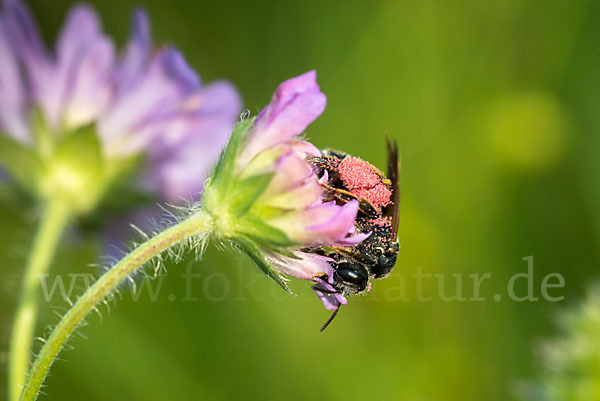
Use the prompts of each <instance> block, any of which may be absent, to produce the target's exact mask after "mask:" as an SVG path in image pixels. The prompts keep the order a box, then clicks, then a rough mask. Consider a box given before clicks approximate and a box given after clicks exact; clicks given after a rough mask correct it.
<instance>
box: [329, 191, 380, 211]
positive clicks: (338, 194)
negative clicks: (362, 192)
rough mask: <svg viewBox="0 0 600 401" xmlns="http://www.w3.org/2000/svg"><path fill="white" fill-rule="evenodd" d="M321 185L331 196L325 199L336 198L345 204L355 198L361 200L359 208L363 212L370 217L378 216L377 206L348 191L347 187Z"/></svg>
mask: <svg viewBox="0 0 600 401" xmlns="http://www.w3.org/2000/svg"><path fill="white" fill-rule="evenodd" d="M321 186H322V187H323V189H324V193H325V195H329V196H325V199H324V200H325V201H328V200H336V201H338V202H339V203H341V204H343V205H345V204H346V203H348V202H349V201H351V200H353V199H354V200H357V201H358V202H359V209H360V211H361V212H362V213H364V214H365V215H367V216H369V217H377V216H378V213H377V210H376V209H375V207H374V206H373V205H372V204H371V202H369V201H368V200H366V199H365V198H362V197H361V198H359V197H357V196H356V195H354V194H353V193H352V192H350V191H346V190H345V189H341V188H335V187H331V186H329V185H326V184H321Z"/></svg>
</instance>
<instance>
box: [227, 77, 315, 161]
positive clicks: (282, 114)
mask: <svg viewBox="0 0 600 401" xmlns="http://www.w3.org/2000/svg"><path fill="white" fill-rule="evenodd" d="M316 77H317V74H316V72H315V71H309V72H307V73H305V74H303V75H300V76H298V77H295V78H292V79H290V80H287V81H285V82H283V83H282V84H281V85H280V86H279V88H278V89H277V91H276V92H275V95H274V96H273V99H272V100H271V103H270V104H269V105H268V106H267V107H266V108H265V109H264V110H263V111H262V112H261V114H260V115H259V117H258V119H257V120H256V123H255V125H254V127H253V128H252V131H251V132H250V134H249V136H248V139H247V143H246V145H245V148H244V150H243V151H242V154H241V155H240V156H239V159H238V165H239V166H242V167H243V166H245V165H246V164H248V163H249V162H250V161H251V160H252V159H253V158H254V157H255V156H256V155H257V154H258V153H260V152H262V151H263V150H265V149H269V148H272V147H274V146H276V145H278V144H281V143H283V142H286V141H289V140H290V139H292V138H293V137H295V136H298V135H300V134H301V133H302V132H304V129H305V128H306V127H307V126H308V125H309V124H310V123H312V122H313V121H314V120H315V119H316V118H317V117H318V116H320V115H321V113H323V110H325V104H326V103H327V100H326V98H325V95H324V94H323V93H321V91H320V89H319V85H318V84H317V82H316Z"/></svg>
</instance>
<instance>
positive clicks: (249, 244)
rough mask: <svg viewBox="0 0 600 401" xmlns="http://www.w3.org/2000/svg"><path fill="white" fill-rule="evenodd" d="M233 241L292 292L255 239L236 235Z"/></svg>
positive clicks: (271, 276)
mask: <svg viewBox="0 0 600 401" xmlns="http://www.w3.org/2000/svg"><path fill="white" fill-rule="evenodd" d="M233 243H234V244H235V245H236V246H237V247H238V248H239V249H241V250H242V251H244V252H245V253H246V254H247V255H248V256H249V257H250V259H252V261H253V262H254V264H256V266H258V268H259V269H260V270H262V271H263V273H265V274H266V275H267V276H269V277H270V278H272V279H273V280H275V282H276V283H277V284H279V286H280V287H281V288H283V289H284V290H285V291H287V292H289V293H290V294H291V293H292V291H291V290H290V289H289V287H288V286H287V284H286V283H285V281H283V278H282V277H281V275H280V274H279V273H278V272H277V271H276V270H275V269H273V267H271V265H270V264H269V262H267V260H266V259H265V257H264V255H263V253H262V251H261V249H260V248H259V247H258V246H257V245H256V243H255V242H254V241H252V240H251V239H248V238H244V237H236V238H235V240H234V241H233Z"/></svg>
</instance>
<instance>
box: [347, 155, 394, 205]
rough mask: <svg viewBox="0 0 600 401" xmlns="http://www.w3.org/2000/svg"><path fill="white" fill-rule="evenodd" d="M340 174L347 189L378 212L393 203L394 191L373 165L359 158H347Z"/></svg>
mask: <svg viewBox="0 0 600 401" xmlns="http://www.w3.org/2000/svg"><path fill="white" fill-rule="evenodd" d="M338 172H339V175H340V179H341V180H342V182H343V183H344V185H345V186H346V188H348V189H349V190H350V191H351V192H352V193H353V194H355V195H356V196H357V197H359V198H363V199H365V200H367V201H369V203H371V205H373V207H375V209H377V211H381V209H382V208H383V207H385V206H387V205H389V204H390V203H391V201H390V198H391V196H392V191H390V189H389V188H388V186H387V185H385V184H384V183H383V182H382V177H383V174H382V173H381V172H380V171H379V170H377V168H376V167H375V166H373V165H372V164H371V163H369V162H366V161H364V160H362V159H360V158H358V157H345V158H344V159H343V160H342V161H341V162H340V164H339V166H338Z"/></svg>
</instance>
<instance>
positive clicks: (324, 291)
mask: <svg viewBox="0 0 600 401" xmlns="http://www.w3.org/2000/svg"><path fill="white" fill-rule="evenodd" d="M312 289H313V290H315V291H319V292H322V293H323V294H327V295H334V294H339V292H337V291H335V290H333V291H332V290H328V289H327V288H323V287H321V286H320V285H318V284H316V285H313V286H312Z"/></svg>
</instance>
